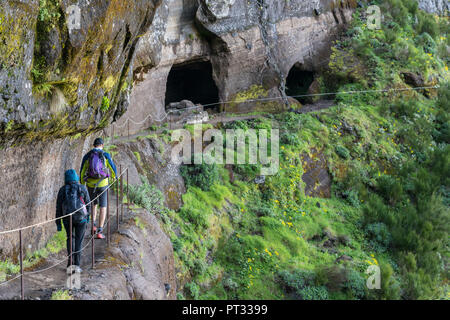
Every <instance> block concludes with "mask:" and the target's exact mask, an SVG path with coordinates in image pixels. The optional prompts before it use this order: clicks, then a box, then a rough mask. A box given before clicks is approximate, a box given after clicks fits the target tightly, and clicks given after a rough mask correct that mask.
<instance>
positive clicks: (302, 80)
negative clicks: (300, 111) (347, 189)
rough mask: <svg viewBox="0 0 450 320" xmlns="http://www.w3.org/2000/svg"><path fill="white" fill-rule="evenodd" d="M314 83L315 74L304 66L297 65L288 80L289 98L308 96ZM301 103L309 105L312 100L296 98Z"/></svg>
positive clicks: (287, 90) (287, 92) (290, 72)
mask: <svg viewBox="0 0 450 320" xmlns="http://www.w3.org/2000/svg"><path fill="white" fill-rule="evenodd" d="M313 81H314V72H312V71H306V70H304V69H303V68H302V65H301V64H299V63H296V64H295V65H294V66H293V67H292V68H291V70H290V71H289V74H288V76H287V78H286V94H287V95H288V96H291V97H292V96H294V97H295V96H299V95H305V94H308V89H309V87H310V86H311V84H312V82H313ZM295 99H296V100H298V101H300V103H308V102H309V101H310V99H308V98H307V97H296V98H295Z"/></svg>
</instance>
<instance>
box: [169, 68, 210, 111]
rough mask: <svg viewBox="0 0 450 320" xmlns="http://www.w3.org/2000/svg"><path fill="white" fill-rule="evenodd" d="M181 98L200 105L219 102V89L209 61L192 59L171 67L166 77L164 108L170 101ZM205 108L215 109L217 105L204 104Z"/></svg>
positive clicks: (176, 100)
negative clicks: (192, 60)
mask: <svg viewBox="0 0 450 320" xmlns="http://www.w3.org/2000/svg"><path fill="white" fill-rule="evenodd" d="M182 100H190V101H192V102H193V103H194V104H201V105H207V104H211V103H218V102H219V90H218V88H217V86H216V83H215V82H214V79H213V76H212V65H211V62H209V61H194V62H188V63H182V64H178V65H174V66H173V67H172V69H171V70H170V73H169V77H168V79H167V87H166V100H165V105H166V108H167V106H168V105H169V104H170V103H173V102H180V101H182ZM205 110H208V111H213V112H214V111H217V110H219V105H214V106H205Z"/></svg>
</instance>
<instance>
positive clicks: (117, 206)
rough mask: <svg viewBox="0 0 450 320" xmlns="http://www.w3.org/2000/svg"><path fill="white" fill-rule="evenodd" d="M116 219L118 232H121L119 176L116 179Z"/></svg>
mask: <svg viewBox="0 0 450 320" xmlns="http://www.w3.org/2000/svg"><path fill="white" fill-rule="evenodd" d="M115 183H116V188H117V189H116V190H117V192H116V221H117V232H119V178H117V180H116V182H115Z"/></svg>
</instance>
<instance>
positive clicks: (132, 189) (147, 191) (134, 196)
mask: <svg viewBox="0 0 450 320" xmlns="http://www.w3.org/2000/svg"><path fill="white" fill-rule="evenodd" d="M141 181H142V184H141V185H140V186H134V185H131V184H130V185H128V196H129V201H130V202H132V203H134V204H136V205H138V206H140V207H142V208H145V209H147V211H148V212H150V213H153V214H155V213H158V212H161V211H162V210H163V208H164V195H163V194H162V192H161V191H160V190H159V189H158V188H156V187H155V186H154V185H151V184H150V183H149V182H148V180H147V178H146V177H144V176H141Z"/></svg>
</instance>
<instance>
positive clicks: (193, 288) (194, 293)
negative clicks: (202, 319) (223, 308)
mask: <svg viewBox="0 0 450 320" xmlns="http://www.w3.org/2000/svg"><path fill="white" fill-rule="evenodd" d="M184 289H185V291H187V293H188V294H189V295H190V296H191V298H192V299H194V300H196V299H198V297H199V295H200V288H199V287H198V285H197V284H196V283H195V282H189V283H186V284H185V285H184Z"/></svg>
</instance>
